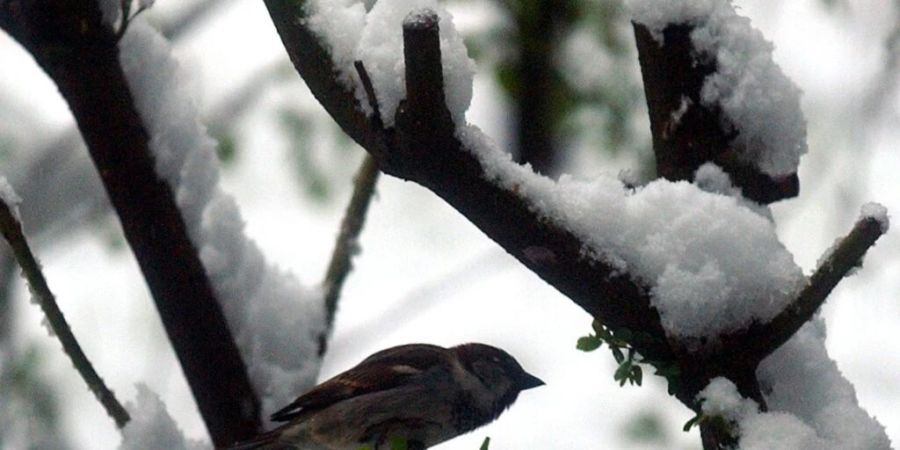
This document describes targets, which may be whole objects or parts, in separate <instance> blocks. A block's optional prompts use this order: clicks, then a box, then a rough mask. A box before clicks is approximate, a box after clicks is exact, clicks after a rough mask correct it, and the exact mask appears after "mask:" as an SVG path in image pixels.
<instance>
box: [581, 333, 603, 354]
mask: <svg viewBox="0 0 900 450" xmlns="http://www.w3.org/2000/svg"><path fill="white" fill-rule="evenodd" d="M602 345H603V341H601V340H600V338H598V337H597V336H594V335H590V336H582V337H580V338H578V343H577V344H575V347H576V348H577V349H578V350H581V351H583V352H592V351H594V350H597V349H598V348H600V346H602Z"/></svg>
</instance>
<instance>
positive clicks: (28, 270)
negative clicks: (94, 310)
mask: <svg viewBox="0 0 900 450" xmlns="http://www.w3.org/2000/svg"><path fill="white" fill-rule="evenodd" d="M0 229H2V232H3V237H5V238H6V241H7V242H8V243H9V246H10V248H11V249H12V251H13V254H14V255H15V257H16V259H17V260H18V261H19V266H21V267H22V273H23V274H24V276H25V279H27V280H28V285H29V286H31V291H32V295H33V296H34V298H35V299H36V300H37V302H38V304H39V305H40V306H41V309H42V310H43V311H44V315H46V316H47V322H48V323H49V325H50V329H51V330H52V331H53V334H55V335H56V337H57V338H59V342H60V343H61V344H62V346H63V350H64V351H65V352H66V354H67V355H69V359H71V360H72V364H73V365H74V366H75V370H77V371H78V373H79V374H80V375H81V378H83V379H84V382H85V383H87V385H88V388H89V389H90V390H91V392H93V393H94V395H95V396H96V397H97V400H99V401H100V404H101V405H103V408H104V409H106V413H107V414H109V416H110V417H112V418H113V420H114V421H115V422H116V426H117V427H119V428H122V427H124V426H125V424H126V423H128V421H129V420H131V418H130V417H129V416H128V411H126V410H125V407H123V406H122V404H121V403H119V400H117V399H116V396H115V394H113V392H112V391H111V390H110V389H109V387H107V386H106V383H105V382H103V379H102V378H100V375H98V374H97V371H96V370H94V366H93V364H91V361H90V360H88V358H87V355H85V354H84V351H83V350H82V349H81V345H80V344H79V343H78V340H77V339H75V335H74V334H73V333H72V328H71V327H69V324H68V323H67V322H66V318H65V316H63V313H62V311H61V310H60V309H59V305H58V304H57V303H56V298H55V297H54V296H53V292H51V291H50V286H48V285H47V279H46V278H44V273H43V272H42V271H41V267H40V264H38V262H37V260H36V259H35V257H34V254H33V253H31V248H29V247H28V242H27V241H26V240H25V235H24V234H22V224H21V223H19V220H18V219H17V218H16V217H15V215H14V214H13V213H12V211H11V210H10V205H8V204H7V203H6V202H5V201H3V200H2V199H0Z"/></svg>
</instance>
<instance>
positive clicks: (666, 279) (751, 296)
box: [459, 126, 805, 345]
mask: <svg viewBox="0 0 900 450" xmlns="http://www.w3.org/2000/svg"><path fill="white" fill-rule="evenodd" d="M459 136H460V138H461V139H462V141H463V142H464V143H465V144H466V146H467V147H468V148H470V149H473V151H475V153H476V156H478V157H479V158H480V159H481V162H482V165H483V166H484V167H485V170H486V172H487V176H488V177H489V178H490V179H492V180H493V181H494V182H496V183H498V184H500V185H501V186H504V187H505V188H507V189H510V190H514V191H516V192H518V193H519V194H520V195H521V196H522V197H523V198H525V199H526V200H527V201H529V202H530V203H531V207H532V208H533V210H534V211H536V212H538V213H539V214H540V215H541V216H543V217H544V218H546V219H547V220H549V221H551V222H553V223H555V224H557V225H559V226H561V227H563V228H565V229H568V230H570V231H571V232H572V233H574V234H575V235H577V236H578V237H579V238H580V239H582V240H583V241H584V242H585V243H586V248H585V249H584V251H585V253H586V254H588V255H589V256H592V257H595V258H598V259H600V260H603V261H606V262H609V263H612V264H613V265H614V266H615V267H616V268H617V269H619V270H621V271H622V272H627V273H629V274H630V275H632V276H637V278H638V279H639V280H640V281H642V282H643V283H644V284H645V285H647V286H650V287H652V299H651V301H652V303H653V305H654V306H655V307H656V308H657V309H658V310H659V312H660V315H661V316H662V321H663V326H664V327H665V328H666V330H667V331H668V332H669V333H670V334H672V335H675V336H678V337H681V338H684V339H685V341H686V343H688V344H689V345H690V344H691V342H692V341H694V339H692V338H699V337H701V336H710V337H713V336H715V335H716V334H720V333H723V332H728V331H732V330H736V329H739V328H742V327H745V326H747V325H749V324H750V322H751V321H753V320H760V321H766V320H769V319H771V318H772V317H774V316H775V315H776V314H778V313H779V312H780V311H781V310H782V309H783V308H784V307H785V305H787V303H788V301H790V299H791V298H792V296H793V294H795V293H796V292H797V290H798V289H799V288H800V287H801V286H802V285H803V283H804V280H805V278H804V276H803V274H802V272H801V270H800V268H799V267H798V266H797V265H796V264H795V263H794V261H793V257H792V255H791V254H790V253H789V252H788V251H787V249H785V248H784V246H783V245H782V244H781V243H780V242H779V240H778V237H777V236H776V235H775V232H774V230H773V227H772V224H771V223H770V222H769V220H768V219H767V218H766V217H764V216H761V215H759V214H757V213H754V212H753V211H751V210H750V209H748V208H746V207H744V206H742V204H741V202H740V201H739V200H738V199H736V198H734V197H727V196H723V195H717V194H713V193H709V192H705V191H703V190H701V189H699V188H698V187H697V186H695V185H692V184H689V183H687V182H677V183H673V182H670V181H667V180H663V179H660V180H656V181H654V182H651V183H650V184H648V185H646V186H643V187H640V188H637V189H635V190H633V191H632V190H629V189H627V188H625V187H624V186H623V185H622V183H621V181H619V180H617V179H615V178H613V177H600V178H597V179H596V180H593V181H579V180H576V179H573V178H571V177H568V176H562V177H561V178H560V180H559V181H558V182H554V181H553V180H551V179H549V178H546V177H542V176H540V175H538V174H536V173H534V171H533V170H532V169H531V168H530V166H527V165H526V166H520V165H517V164H515V163H513V162H512V161H511V159H510V157H509V155H508V154H505V153H502V152H501V151H500V150H498V149H496V148H494V147H493V144H492V143H491V142H490V141H489V140H488V138H487V137H485V136H484V135H483V134H482V133H481V132H480V130H478V129H477V128H475V127H473V126H469V127H467V128H464V129H462V130H461V131H460V132H459ZM707 171H710V172H713V171H714V170H713V169H707ZM720 181H721V182H723V183H724V182H725V181H727V180H725V181H723V180H720Z"/></svg>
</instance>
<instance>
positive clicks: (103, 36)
mask: <svg viewBox="0 0 900 450" xmlns="http://www.w3.org/2000/svg"><path fill="white" fill-rule="evenodd" d="M0 28H3V29H4V30H5V31H7V32H8V33H9V34H10V35H11V36H12V37H13V38H15V39H16V40H17V41H19V42H20V43H21V44H22V46H23V47H25V48H26V49H27V50H28V51H29V52H30V53H31V54H32V55H33V56H34V58H35V60H36V61H37V62H38V64H39V65H40V66H41V67H42V68H43V70H44V71H45V72H47V74H48V75H49V76H50V77H51V78H52V79H53V80H54V82H55V83H56V84H57V86H58V87H59V90H60V92H61V94H62V96H63V97H64V98H65V100H66V102H67V103H68V104H69V107H70V108H71V110H72V113H73V115H74V117H75V121H76V122H77V124H78V128H79V130H80V131H81V133H82V136H83V137H84V140H85V143H86V144H87V145H88V149H89V151H90V154H91V158H92V159H93V161H94V165H95V166H96V167H97V170H98V172H99V173H100V176H101V178H102V180H103V184H104V186H105V188H106V192H107V194H108V195H109V197H110V200H111V202H112V204H113V206H114V208H115V210H116V212H117V214H118V216H119V219H120V221H121V224H122V229H123V231H124V233H125V238H126V240H127V241H128V243H129V245H130V247H131V249H132V251H133V252H134V255H135V257H136V259H137V262H138V264H139V265H140V267H141V271H142V272H143V275H144V278H145V280H146V281H147V285H148V287H149V288H150V292H151V293H152V295H153V299H154V301H155V303H156V307H157V310H158V311H159V314H160V317H161V319H162V322H163V326H164V327H165V329H166V333H167V334H168V336H169V340H170V341H171V343H172V346H173V348H174V350H175V354H176V356H177V357H178V360H179V363H180V364H181V367H182V370H183V371H184V374H185V377H186V378H187V381H188V385H189V386H190V388H191V391H192V393H193V395H194V398H195V399H196V401H197V405H198V407H199V409H200V413H201V415H202V416H203V419H204V422H205V424H206V427H207V430H208V431H209V433H210V435H211V437H212V440H213V443H214V444H216V445H217V446H223V445H228V444H231V443H233V442H235V441H239V440H242V439H246V438H249V437H251V436H253V435H255V434H256V433H257V431H258V430H259V428H260V414H259V410H260V408H259V399H258V398H257V396H256V394H255V393H254V391H253V388H252V386H251V384H250V379H249V377H248V374H247V370H246V367H245V366H244V363H243V360H242V359H241V355H240V353H239V352H238V349H237V345H236V344H235V342H234V338H233V337H232V335H231V331H230V330H229V328H228V325H227V323H226V321H225V317H224V315H223V314H222V311H221V308H220V307H219V303H218V300H217V298H216V296H215V293H214V292H213V290H212V287H211V284H210V282H209V279H208V278H207V274H206V271H205V269H204V268H203V265H202V264H201V262H200V258H199V255H198V252H197V249H196V248H194V246H193V244H192V243H191V241H190V239H189V237H188V235H187V229H186V226H185V223H184V219H183V218H182V216H181V212H180V210H179V209H178V206H177V204H176V202H175V196H174V195H173V193H172V190H171V188H170V187H169V185H168V184H166V182H165V181H163V180H161V179H160V178H159V176H158V175H157V174H156V171H155V161H154V159H153V157H152V156H151V153H150V148H149V136H148V135H147V131H146V130H145V128H144V124H143V123H142V120H141V117H140V116H139V114H138V112H137V109H136V107H135V105H134V100H133V98H132V96H131V92H130V90H129V87H128V82H127V80H126V79H125V75H124V73H123V72H122V68H121V65H120V64H119V55H118V47H117V43H118V40H117V36H116V34H115V31H114V30H111V29H110V27H109V26H108V25H107V24H104V23H103V19H102V15H101V13H100V10H99V8H98V5H97V2H96V1H95V0H72V1H66V2H58V1H53V0H27V1H26V0H22V1H16V2H0Z"/></svg>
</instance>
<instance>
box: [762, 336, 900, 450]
mask: <svg viewBox="0 0 900 450" xmlns="http://www.w3.org/2000/svg"><path fill="white" fill-rule="evenodd" d="M757 376H758V377H759V379H760V383H761V384H762V385H763V393H764V394H765V397H766V402H767V403H768V405H769V408H770V409H771V410H772V411H781V412H784V413H788V414H792V415H794V416H795V417H797V418H799V420H801V421H802V422H803V423H804V424H805V426H806V427H808V428H810V429H812V432H813V433H814V434H815V435H816V436H818V437H819V438H820V439H823V440H825V441H826V442H828V444H829V445H828V446H825V447H808V448H810V449H812V448H831V449H835V450H838V449H841V450H864V449H865V450H879V449H888V448H890V441H889V440H888V438H887V435H886V434H885V430H884V427H883V426H882V425H881V424H879V423H878V422H877V421H876V420H875V419H874V418H872V417H870V416H869V415H868V414H867V413H866V412H865V411H864V410H863V409H862V408H861V407H860V406H859V404H858V402H857V400H856V392H855V390H854V389H853V385H852V384H850V382H849V381H848V380H847V379H846V378H844V376H843V375H842V374H841V371H840V370H839V369H838V367H837V364H836V363H835V362H834V361H833V360H831V358H829V357H828V353H827V351H826V350H825V322H824V320H822V319H821V318H816V319H814V320H812V321H810V322H808V323H807V324H806V325H804V326H803V327H802V328H801V329H800V330H799V331H798V332H797V334H795V335H794V336H793V337H792V338H791V340H789V341H788V342H787V343H785V344H784V345H783V346H782V347H781V348H779V349H778V350H776V351H775V352H774V353H772V355H770V356H769V357H768V358H766V359H765V360H763V362H762V364H760V367H759V369H758V370H757ZM760 425H761V426H763V425H764V424H760ZM765 433H766V431H765V429H762V428H761V429H760V430H758V435H760V436H762V435H764V434H765ZM758 448H762V447H758Z"/></svg>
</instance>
